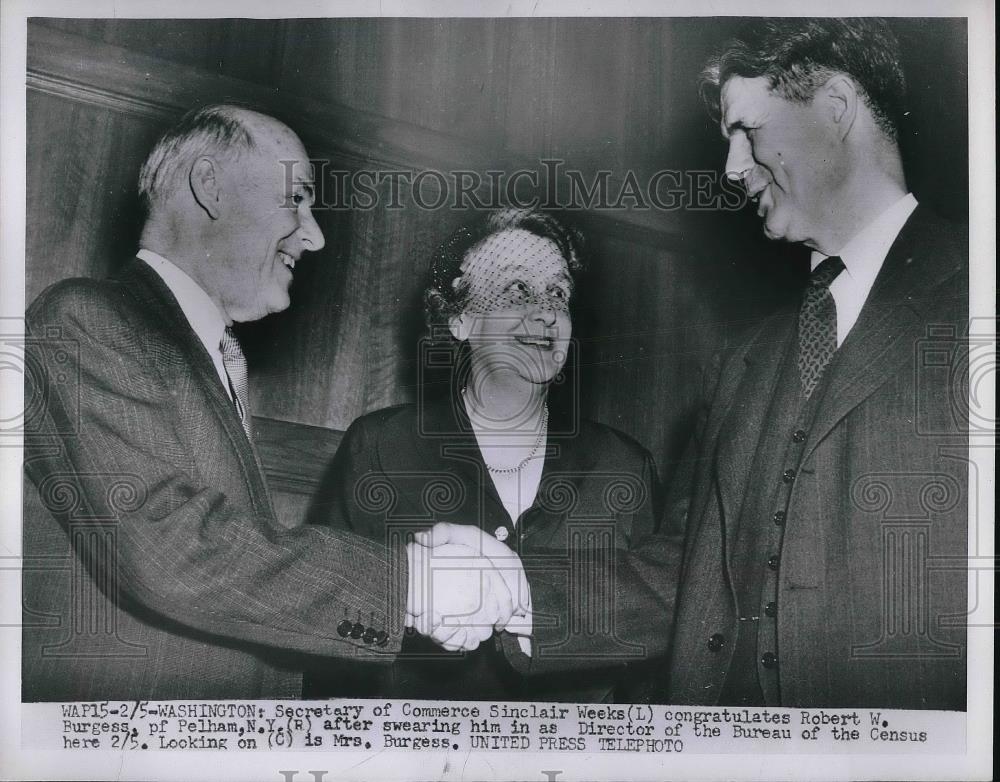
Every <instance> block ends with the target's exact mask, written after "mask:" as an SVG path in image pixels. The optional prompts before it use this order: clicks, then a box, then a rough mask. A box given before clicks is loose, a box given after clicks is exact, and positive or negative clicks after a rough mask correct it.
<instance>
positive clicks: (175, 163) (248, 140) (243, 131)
mask: <svg viewBox="0 0 1000 782" xmlns="http://www.w3.org/2000/svg"><path fill="white" fill-rule="evenodd" d="M250 113H251V112H250V111H249V110H248V109H245V108H243V107H242V106H236V105H230V104H214V105H210V106H203V107H202V108H200V109H194V110H192V111H189V112H188V113H187V114H185V115H184V116H183V117H181V119H180V120H179V121H178V122H177V124H176V125H174V126H173V127H171V128H169V129H168V130H167V131H166V132H165V133H164V134H163V135H162V136H160V138H159V140H158V141H157V142H156V144H155V146H154V147H153V149H152V151H151V152H150V153H149V155H148V157H147V158H146V161H145V162H144V163H143V164H142V169H141V170H140V171H139V196H140V198H141V199H142V202H143V205H144V206H145V207H146V209H147V210H148V209H149V208H150V207H151V206H152V205H153V204H154V203H156V201H157V200H158V199H160V198H163V197H164V196H166V195H169V194H170V193H171V192H173V190H174V188H176V187H180V186H181V185H182V184H183V179H184V177H186V176H187V175H188V172H189V171H190V167H191V166H192V165H193V164H194V161H195V160H196V159H197V157H198V156H199V155H203V154H205V153H206V152H212V153H214V154H223V155H230V156H239V155H240V154H241V153H243V152H249V151H251V150H253V149H254V148H255V147H256V145H255V143H254V139H253V134H252V133H251V132H250V129H249V127H248V126H247V123H246V122H245V118H246V116H247V115H248V114H250Z"/></svg>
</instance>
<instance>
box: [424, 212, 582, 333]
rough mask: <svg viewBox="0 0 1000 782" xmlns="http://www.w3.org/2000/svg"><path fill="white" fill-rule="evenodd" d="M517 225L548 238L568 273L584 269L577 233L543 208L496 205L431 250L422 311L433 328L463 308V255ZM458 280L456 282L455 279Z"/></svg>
mask: <svg viewBox="0 0 1000 782" xmlns="http://www.w3.org/2000/svg"><path fill="white" fill-rule="evenodd" d="M515 229H520V230H524V231H528V232H530V233H533V234H534V235H535V236H540V237H542V238H543V239H549V240H551V241H552V242H554V243H555V245H556V247H558V248H559V253H560V255H562V257H563V259H564V260H565V261H566V267H567V269H568V270H569V273H570V277H571V278H575V275H576V274H578V273H579V272H581V271H582V270H583V261H582V259H581V247H582V244H583V240H582V237H581V236H580V234H579V233H578V232H577V231H575V230H573V229H570V228H568V227H567V226H565V225H563V224H562V223H561V222H559V221H558V220H557V219H556V218H555V217H553V216H552V215H551V214H548V213H546V212H540V211H537V210H535V209H510V208H507V209H497V210H496V211H493V212H490V213H489V214H487V215H486V216H485V217H483V218H480V219H479V220H477V221H475V222H473V223H471V224H469V225H465V226H462V227H461V228H459V229H458V230H457V231H455V233H453V234H452V235H451V236H450V237H449V238H448V239H447V240H446V241H445V242H444V243H443V244H441V245H440V246H439V247H438V248H437V251H436V252H435V253H434V258H433V260H432V262H431V268H430V280H429V282H428V285H427V288H426V289H425V291H424V315H425V317H426V319H427V325H428V327H429V328H430V329H431V331H432V332H434V331H435V327H436V326H441V325H444V324H446V323H447V322H448V319H449V318H451V317H452V316H454V315H460V314H461V313H462V312H463V311H464V310H465V305H466V303H467V301H468V296H469V286H468V284H463V282H462V281H461V277H462V263H463V262H464V261H465V258H466V256H467V255H468V254H469V253H470V252H471V251H472V250H474V249H475V248H476V247H477V246H479V245H480V244H481V243H482V242H484V241H485V240H486V239H488V238H489V237H491V236H493V235H495V234H498V233H500V232H501V231H508V230H515ZM456 280H459V282H458V284H455V281H456Z"/></svg>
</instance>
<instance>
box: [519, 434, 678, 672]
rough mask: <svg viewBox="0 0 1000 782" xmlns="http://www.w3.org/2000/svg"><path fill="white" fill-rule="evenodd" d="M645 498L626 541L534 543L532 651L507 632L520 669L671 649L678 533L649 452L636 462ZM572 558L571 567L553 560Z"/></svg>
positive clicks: (599, 662) (587, 665) (621, 659)
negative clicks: (668, 524) (669, 526)
mask: <svg viewBox="0 0 1000 782" xmlns="http://www.w3.org/2000/svg"><path fill="white" fill-rule="evenodd" d="M639 464H641V467H640V473H639V474H640V476H641V482H642V484H643V486H644V487H645V490H646V492H647V498H646V501H645V502H644V503H643V504H642V505H641V506H640V507H639V508H638V509H637V510H636V511H635V513H634V515H633V518H632V525H631V534H630V536H629V540H628V545H627V546H626V547H619V548H614V549H610V550H609V549H607V548H600V547H594V548H581V549H575V550H574V549H571V550H570V551H569V552H566V551H561V552H556V551H552V552H550V554H551V557H549V556H546V554H545V553H544V552H539V551H533V552H532V553H531V555H529V556H526V557H525V558H524V560H523V564H524V568H525V573H526V575H527V577H528V582H529V585H530V589H531V600H532V610H533V632H532V643H531V646H532V654H531V656H530V657H528V656H526V655H524V654H523V653H522V652H521V650H520V648H519V647H518V644H517V642H516V638H515V637H514V636H512V635H511V634H509V633H503V634H502V636H501V644H502V647H503V650H504V653H505V655H506V657H507V659H508V661H509V662H510V663H511V664H512V665H513V666H514V668H515V669H517V670H518V671H519V672H521V673H522V674H528V675H536V674H545V673H555V672H559V671H567V670H573V669H596V668H607V667H609V666H616V665H624V664H626V663H630V662H637V661H641V660H646V659H649V658H650V657H654V656H658V655H660V654H662V653H664V652H665V651H666V649H667V642H668V638H669V635H670V625H671V623H672V618H673V605H674V599H675V595H676V578H677V570H678V566H679V561H680V551H681V545H682V540H681V537H679V536H677V535H674V534H670V533H669V532H668V531H666V530H664V529H662V528H660V527H659V525H658V521H659V518H660V514H661V505H662V503H661V500H660V491H659V481H658V478H657V473H656V467H655V465H654V463H653V460H652V458H651V457H650V456H649V455H648V454H644V456H643V458H642V459H641V461H640V462H639ZM567 555H568V558H569V567H568V568H567V567H566V566H565V564H563V565H562V566H553V564H552V563H553V562H558V561H560V560H562V561H563V562H564V563H565V560H566V558H567Z"/></svg>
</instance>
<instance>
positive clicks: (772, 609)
mask: <svg viewBox="0 0 1000 782" xmlns="http://www.w3.org/2000/svg"><path fill="white" fill-rule="evenodd" d="M764 613H765V614H766V615H767V616H777V615H778V604H777V603H775V602H774V601H773V600H772V601H771V602H770V603H768V604H767V605H766V606H764Z"/></svg>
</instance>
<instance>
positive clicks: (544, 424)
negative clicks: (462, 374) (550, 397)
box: [462, 388, 549, 475]
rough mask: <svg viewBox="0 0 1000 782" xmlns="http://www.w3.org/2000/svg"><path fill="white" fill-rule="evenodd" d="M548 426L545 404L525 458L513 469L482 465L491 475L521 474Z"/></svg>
mask: <svg viewBox="0 0 1000 782" xmlns="http://www.w3.org/2000/svg"><path fill="white" fill-rule="evenodd" d="M462 398H463V399H464V398H465V389H464V388H463V389H462ZM548 425H549V403H548V402H545V403H544V404H543V406H542V424H541V426H539V427H538V436H537V437H536V438H535V444H534V445H533V446H531V453H529V454H528V455H527V456H525V457H524V458H523V459H522V460H521V461H520V462H518V463H517V464H516V465H515V466H513V467H494V466H493V465H492V464H490V463H489V462H487V461H486V459H485V458H484V459H483V464H485V465H486V469H487V470H488V471H489V472H491V473H492V474H493V475H517V473H519V472H521V470H523V469H524V468H525V467H526V466H527V465H528V462H530V461H531V460H532V459H534V458H535V456H536V455H537V454H538V449H539V448H540V447H541V445H542V440H543V439H545V433H546V431H547V428H548Z"/></svg>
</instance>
